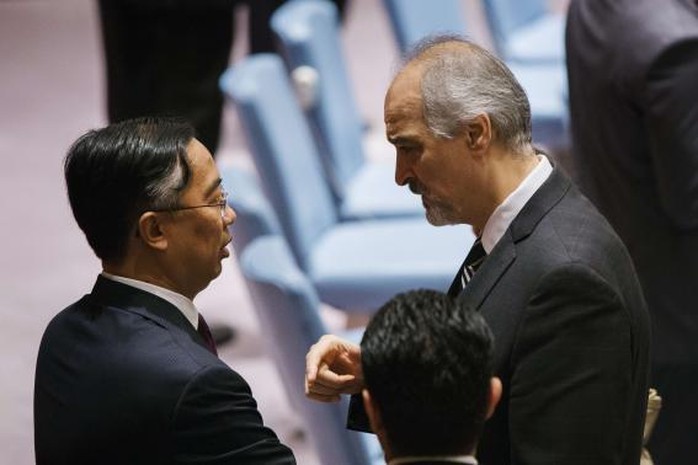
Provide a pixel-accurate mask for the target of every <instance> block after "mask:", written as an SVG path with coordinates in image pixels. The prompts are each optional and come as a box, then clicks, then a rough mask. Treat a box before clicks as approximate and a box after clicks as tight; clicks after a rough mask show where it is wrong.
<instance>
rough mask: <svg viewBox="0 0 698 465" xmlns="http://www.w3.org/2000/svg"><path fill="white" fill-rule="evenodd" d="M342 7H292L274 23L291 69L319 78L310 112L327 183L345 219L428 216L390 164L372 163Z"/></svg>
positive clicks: (316, 3) (323, 4)
mask: <svg viewBox="0 0 698 465" xmlns="http://www.w3.org/2000/svg"><path fill="white" fill-rule="evenodd" d="M337 23H338V13H337V7H336V6H335V5H334V4H332V3H330V2H324V1H295V2H287V3H286V4H284V5H282V6H281V7H279V8H278V9H277V10H276V12H275V13H274V15H273V16H272V18H271V27H272V30H273V31H274V33H275V34H276V36H277V37H278V38H279V40H280V42H281V45H282V48H283V51H284V57H285V59H286V60H287V62H288V64H289V67H290V68H291V69H298V68H300V67H302V66H309V67H312V68H313V69H314V70H315V71H316V73H317V76H318V78H319V79H318V81H317V83H316V87H315V99H314V102H313V103H312V104H311V105H310V107H309V108H308V109H307V110H308V117H309V120H310V123H311V125H312V127H313V129H314V130H315V132H314V135H315V137H316V140H317V143H318V145H319V148H320V155H321V156H322V157H323V167H324V169H325V171H326V176H327V177H326V179H328V180H329V182H330V187H331V189H332V191H333V194H334V196H335V199H336V201H337V206H338V211H339V216H340V218H342V219H343V220H352V219H367V218H386V217H398V216H422V215H423V209H422V206H421V205H420V203H419V201H418V200H417V198H416V197H415V196H413V195H410V194H409V192H408V191H407V190H406V189H400V188H399V187H397V186H396V185H395V183H394V182H393V179H394V168H393V166H392V164H389V163H376V162H367V159H366V156H365V153H364V149H363V145H362V140H363V130H362V120H361V118H360V116H359V112H358V110H357V108H356V105H355V101H354V97H353V95H352V92H351V87H350V84H349V79H348V73H347V69H346V65H345V62H344V58H343V56H344V55H343V53H342V50H341V45H340V42H339V37H338V30H337V29H338V24H337Z"/></svg>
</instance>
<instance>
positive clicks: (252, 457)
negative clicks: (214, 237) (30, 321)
mask: <svg viewBox="0 0 698 465" xmlns="http://www.w3.org/2000/svg"><path fill="white" fill-rule="evenodd" d="M34 423H35V450H36V462H37V464H39V465H43V464H83V463H84V464H88V463H89V464H95V463H100V464H127V463H128V464H185V463H197V464H236V465H237V464H278V465H281V464H284V465H286V464H295V460H294V458H293V455H292V453H291V451H290V450H289V449H288V448H287V447H286V446H284V445H282V444H281V443H280V442H279V440H278V439H277V437H276V435H275V434H274V432H272V431H271V430H270V429H268V428H266V427H265V426H264V425H263V422H262V418H261V415H260V413H259V411H258V410H257V405H256V402H255V400H254V398H253V397H252V393H251V391H250V388H249V386H248V384H247V383H246V382H245V380H244V379H243V378H242V377H241V376H240V375H239V374H238V373H236V372H235V371H233V370H232V369H230V368H229V367H228V366H227V365H226V364H225V363H224V362H223V361H221V360H220V359H219V358H218V357H216V356H215V355H213V354H212V353H211V352H209V350H208V349H207V348H206V345H205V342H204V341H203V339H202V338H201V336H200V335H199V334H198V333H197V332H196V330H195V329H194V328H193V326H192V325H191V324H190V323H189V322H188V321H187V320H186V318H185V317H184V315H183V314H182V313H181V312H180V311H179V310H178V309H177V308H176V307H174V306H173V305H171V304H170V303H169V302H167V301H165V300H163V299H161V298H159V297H157V296H155V295H153V294H150V293H148V292H144V291H141V290H138V289H135V288H133V287H131V286H127V285H124V284H121V283H117V282H114V281H111V280H109V279H106V278H103V277H101V276H100V277H99V278H98V279H97V282H96V284H95V286H94V288H93V290H92V293H91V294H88V295H86V296H85V297H83V298H82V299H81V300H79V301H78V302H76V303H75V304H73V305H71V306H70V307H68V308H66V309H65V310H63V311H62V312H61V313H59V314H58V315H57V316H56V317H55V318H54V319H53V320H52V321H51V323H50V324H49V325H48V327H47V329H46V332H45V334H44V336H43V339H42V342H41V346H40V349H39V356H38V360H37V367H36V384H35V397H34Z"/></svg>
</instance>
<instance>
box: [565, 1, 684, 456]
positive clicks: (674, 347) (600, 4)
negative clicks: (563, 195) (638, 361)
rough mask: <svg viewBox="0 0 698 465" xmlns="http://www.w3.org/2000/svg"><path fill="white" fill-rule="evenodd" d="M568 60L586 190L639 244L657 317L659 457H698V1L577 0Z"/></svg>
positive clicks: (654, 380) (634, 249)
mask: <svg viewBox="0 0 698 465" xmlns="http://www.w3.org/2000/svg"><path fill="white" fill-rule="evenodd" d="M567 67H568V75H569V86H570V88H569V100H570V111H571V125H572V135H573V142H574V144H573V151H572V155H573V158H572V159H573V162H574V165H573V166H572V167H571V169H570V171H571V172H572V173H574V174H575V175H576V178H577V181H578V182H579V184H580V188H581V189H582V191H583V192H584V193H585V194H586V195H587V196H588V197H589V198H590V199H591V200H592V201H593V202H594V204H595V205H596V206H597V207H598V208H599V210H600V211H601V213H603V214H604V215H605V216H606V217H607V218H608V220H609V221H610V223H611V225H613V227H614V228H615V230H616V231H617V232H618V234H619V235H620V237H621V238H622V239H623V241H624V242H625V244H626V245H627V247H628V251H629V252H630V255H631V256H632V258H633V261H634V262H635V267H636V269H637V273H638V276H639V278H640V282H641V284H642V288H643V290H644V293H645V298H646V300H647V305H648V309H649V311H650V316H651V321H652V367H651V370H650V371H651V376H650V385H651V386H652V387H654V388H656V389H657V391H658V392H659V395H660V396H661V397H662V400H663V402H662V410H661V412H660V414H659V417H658V419H657V423H656V425H655V428H654V431H653V433H652V436H651V438H650V442H649V444H648V449H649V450H650V452H651V454H652V456H653V458H654V460H655V462H656V463H657V465H673V464H682V463H695V462H696V460H698V442H697V441H696V438H698V395H696V393H698V343H696V341H698V6H697V5H696V2H695V1H694V0H665V1H661V2H657V1H653V0H572V3H571V4H570V9H569V16H568V22H567Z"/></svg>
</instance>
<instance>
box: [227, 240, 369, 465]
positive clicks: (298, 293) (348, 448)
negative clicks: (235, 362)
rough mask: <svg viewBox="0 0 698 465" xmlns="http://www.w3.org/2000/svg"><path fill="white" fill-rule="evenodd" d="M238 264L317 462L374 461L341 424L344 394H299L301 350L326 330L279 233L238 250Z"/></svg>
mask: <svg viewBox="0 0 698 465" xmlns="http://www.w3.org/2000/svg"><path fill="white" fill-rule="evenodd" d="M240 268H241V270H242V274H243V276H244V278H245V282H246V283H247V286H248V288H249V290H250V294H251V296H252V299H253V301H254V304H255V309H256V311H257V314H258V316H259V319H260V323H261V328H262V331H264V332H265V340H266V341H268V346H269V348H270V349H271V355H272V357H273V359H274V362H275V364H276V366H277V368H278V369H279V371H280V374H281V377H282V379H283V381H284V387H285V388H286V389H287V393H288V395H289V397H290V398H291V400H292V403H293V405H294V406H296V408H298V409H299V410H300V412H299V413H300V414H301V416H302V417H303V420H304V422H305V426H306V428H307V430H308V431H309V432H310V437H311V440H312V441H313V443H314V444H315V447H316V450H317V452H318V455H319V458H320V463H325V464H342V465H368V464H371V463H372V462H375V460H374V458H373V457H372V455H373V454H374V452H372V451H371V450H370V448H369V447H368V446H367V444H366V442H365V441H364V439H363V438H361V435H362V433H356V432H353V431H349V430H347V429H346V427H345V424H346V411H347V402H346V399H343V401H342V402H341V403H340V404H320V403H318V402H314V401H310V400H308V399H306V398H305V395H304V393H303V383H304V379H303V378H304V374H305V354H306V353H307V351H308V349H309V347H310V346H311V345H312V344H314V343H315V342H316V341H317V340H318V339H319V338H320V336H321V335H322V334H325V333H326V332H327V329H326V328H325V326H324V324H323V323H322V320H321V318H320V315H319V310H318V309H319V305H320V302H319V300H318V297H317V295H316V293H315V290H314V289H313V287H312V285H311V284H310V282H309V281H308V279H307V278H306V276H305V275H304V274H303V273H302V272H301V271H300V270H299V269H298V267H297V266H296V264H295V262H294V260H293V257H292V256H291V253H290V251H289V249H288V247H287V246H286V243H285V241H284V240H283V238H282V237H281V236H267V237H263V238H260V239H258V240H256V241H254V242H253V243H252V244H250V245H249V246H248V247H247V249H245V251H244V252H243V254H242V257H241V258H240Z"/></svg>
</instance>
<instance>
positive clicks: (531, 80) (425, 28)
mask: <svg viewBox="0 0 698 465" xmlns="http://www.w3.org/2000/svg"><path fill="white" fill-rule="evenodd" d="M461 3H462V2H461V1H460V0H435V1H433V2H423V1H415V0H383V5H384V6H385V9H386V11H387V13H388V17H389V19H390V24H391V26H392V30H393V35H394V36H395V38H396V40H397V43H398V45H399V47H400V51H401V52H402V53H405V52H407V51H408V50H410V49H411V48H412V47H413V46H414V45H415V44H416V43H417V42H419V41H420V40H421V39H422V38H424V37H425V36H428V35H430V34H434V33H439V32H443V31H448V32H455V33H457V34H461V35H467V33H468V28H467V23H466V20H465V14H464V12H463V10H462V8H461ZM522 3H527V0H522ZM506 61H507V66H508V67H509V69H511V71H512V73H513V74H514V76H516V79H517V80H518V81H519V83H520V84H521V86H522V87H523V88H524V90H525V91H526V95H528V99H529V102H530V104H531V120H532V121H531V122H532V126H533V139H534V141H535V142H537V143H542V144H544V145H557V144H559V143H561V142H562V141H564V137H565V132H566V129H565V127H566V126H565V121H566V120H567V112H568V110H567V106H566V105H565V102H564V98H563V95H564V92H565V91H566V89H567V73H566V69H565V66H564V63H523V62H517V61H512V60H506Z"/></svg>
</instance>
